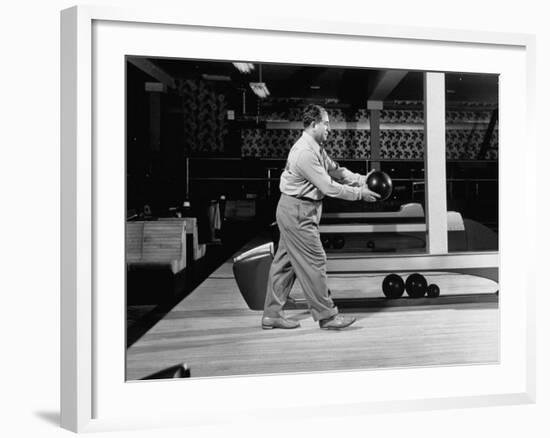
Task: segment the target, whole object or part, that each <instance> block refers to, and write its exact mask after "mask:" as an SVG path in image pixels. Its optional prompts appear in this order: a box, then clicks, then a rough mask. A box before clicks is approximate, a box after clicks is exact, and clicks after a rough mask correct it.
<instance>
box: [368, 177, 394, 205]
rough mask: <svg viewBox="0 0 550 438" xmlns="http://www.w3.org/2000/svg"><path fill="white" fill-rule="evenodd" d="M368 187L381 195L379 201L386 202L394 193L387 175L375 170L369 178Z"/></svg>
mask: <svg viewBox="0 0 550 438" xmlns="http://www.w3.org/2000/svg"><path fill="white" fill-rule="evenodd" d="M367 187H368V188H369V190H372V191H373V192H375V193H378V194H379V195H380V198H378V201H385V200H386V199H388V198H389V197H390V195H391V193H392V189H393V183H392V180H391V178H390V176H389V175H388V174H387V173H385V172H382V171H380V170H375V171H374V172H372V173H371V174H370V175H369V176H368V177H367Z"/></svg>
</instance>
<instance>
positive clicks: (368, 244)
mask: <svg viewBox="0 0 550 438" xmlns="http://www.w3.org/2000/svg"><path fill="white" fill-rule="evenodd" d="M374 247H375V245H374V242H373V241H372V240H369V241H368V242H367V248H369V249H374Z"/></svg>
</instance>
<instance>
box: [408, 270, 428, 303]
mask: <svg viewBox="0 0 550 438" xmlns="http://www.w3.org/2000/svg"><path fill="white" fill-rule="evenodd" d="M427 288H428V282H427V281H426V278H425V277H424V276H423V275H422V274H419V273H417V272H415V273H414V274H411V275H409V276H408V277H407V280H406V281H405V290H406V291H407V294H408V295H409V296H410V297H411V298H421V297H423V296H424V295H425V294H426V289H427Z"/></svg>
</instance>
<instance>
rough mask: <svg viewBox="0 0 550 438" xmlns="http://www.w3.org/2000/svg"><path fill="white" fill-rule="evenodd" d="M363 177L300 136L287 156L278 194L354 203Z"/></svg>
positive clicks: (364, 177) (304, 135) (305, 136)
mask: <svg viewBox="0 0 550 438" xmlns="http://www.w3.org/2000/svg"><path fill="white" fill-rule="evenodd" d="M365 179H366V176H364V175H360V174H358V173H353V172H351V171H349V170H348V169H346V168H345V167H340V166H339V165H338V163H336V162H335V161H333V160H332V159H331V158H330V157H329V156H328V155H327V152H326V151H325V149H324V148H322V147H321V146H320V145H319V143H317V142H316V141H315V139H314V138H313V137H312V136H311V135H310V134H308V133H307V132H304V133H303V134H302V136H301V137H300V138H299V139H298V141H297V142H296V143H294V145H293V146H292V148H291V149H290V152H289V153H288V159H287V162H286V166H285V170H284V172H283V173H282V174H281V182H280V184H279V188H280V190H281V193H284V194H286V195H290V196H294V197H297V198H308V199H312V200H316V201H317V200H321V199H323V198H324V197H325V196H330V197H333V198H340V199H346V200H348V201H357V200H359V199H361V188H360V186H362V185H363V184H365Z"/></svg>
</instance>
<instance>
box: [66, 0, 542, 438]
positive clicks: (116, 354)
mask: <svg viewBox="0 0 550 438" xmlns="http://www.w3.org/2000/svg"><path fill="white" fill-rule="evenodd" d="M61 24H62V29H61V55H62V56H61V80H62V81H61V85H62V96H61V104H62V108H61V109H62V130H61V142H62V163H61V172H62V175H61V187H62V195H61V208H62V211H61V220H62V224H61V225H62V226H61V230H62V244H61V253H62V260H61V265H62V272H61V288H62V290H61V298H62V302H61V349H62V351H61V354H62V356H61V367H62V369H61V426H62V427H64V428H67V429H69V430H73V431H76V432H83V431H92V432H94V431H103V430H112V429H120V428H128V429H135V428H148V427H167V426H186V425H197V424H198V425H201V424H213V423H217V424H223V423H224V422H232V423H234V422H235V421H240V420H242V421H245V420H246V419H250V418H255V419H259V420H260V421H269V420H270V419H272V418H274V417H275V416H280V415H285V414H286V415H291V416H292V417H293V418H310V417H311V416H327V415H332V416H338V415H343V414H344V413H346V414H349V413H350V412H353V413H355V414H361V413H367V412H394V411H402V410H412V409H432V408H436V407H437V408H440V407H441V406H444V407H448V408H452V407H477V406H489V405H502V404H520V403H532V402H534V399H535V371H534V366H535V341H534V330H535V321H534V318H535V310H534V294H535V284H534V281H533V280H530V278H533V276H530V274H531V273H532V269H534V267H533V266H531V265H530V264H529V261H528V259H527V258H525V257H523V256H522V253H525V252H526V251H528V250H529V249H530V248H531V246H532V245H533V244H534V243H533V242H535V233H536V226H535V221H536V214H533V212H532V210H531V215H529V214H528V212H527V209H526V208H517V204H516V205H512V201H508V200H507V199H514V200H517V199H520V200H521V202H525V203H527V202H530V203H531V205H535V202H534V201H535V194H534V192H532V191H531V192H530V191H529V190H527V187H528V186H529V184H532V185H534V181H535V180H536V175H535V173H534V171H533V168H530V171H529V172H528V168H529V166H528V164H529V161H528V160H529V158H528V157H529V153H532V154H533V155H534V153H535V140H534V136H533V129H532V124H533V123H534V122H533V120H534V93H535V90H534V45H535V40H534V37H533V36H531V35H525V34H507V33H490V32H481V31H480V32H473V31H472V32H465V31H455V30H445V29H426V28H415V27H402V26H400V27H391V26H390V27H388V26H382V25H380V26H376V25H372V24H364V23H360V22H357V23H340V22H330V21H323V22H320V21H297V20H293V19H291V18H288V19H285V20H282V19H278V18H269V17H263V18H262V17H254V19H251V18H247V17H242V18H237V17H232V18H229V19H228V18H227V17H219V16H216V15H209V16H205V15H200V14H193V12H189V11H186V12H185V13H182V12H181V11H180V12H177V11H175V12H174V11H170V12H167V11H156V10H154V9H151V10H146V11H136V10H126V9H117V8H109V7H92V6H78V7H73V8H70V9H67V10H64V11H62V14H61ZM250 36H253V37H254V38H253V39H252V38H250ZM244 41H247V42H248V44H247V45H243V44H242V43H243V42H244ZM185 42H187V43H188V44H184V43H185ZM191 42H192V44H191ZM275 42H276V44H274V43H275ZM317 42H318V43H320V44H315V43H317ZM304 47H309V48H310V49H311V50H310V51H309V52H308V54H307V60H306V61H307V62H311V63H315V62H318V63H325V64H326V63H327V62H328V63H333V64H334V65H346V64H348V65H349V62H350V59H351V55H350V52H351V51H352V50H353V53H355V58H354V61H353V62H354V63H355V64H354V65H358V66H362V65H363V66H365V65H367V64H366V63H367V62H368V65H369V66H374V67H377V68H408V69H418V70H426V71H461V70H466V71H478V72H486V73H498V74H500V75H501V78H502V81H501V95H500V102H499V107H500V111H501V114H500V135H501V139H500V150H501V155H500V159H499V161H500V170H501V174H502V176H501V178H500V193H501V194H502V193H506V195H507V196H506V197H505V198H503V197H502V196H501V200H502V202H501V205H500V218H501V223H500V230H501V231H500V233H501V236H500V242H501V244H500V246H499V248H500V252H501V258H500V263H501V278H500V291H501V293H500V303H501V345H500V351H501V360H500V363H499V364H498V365H479V366H464V367H462V366H456V367H454V366H453V367H440V368H415V369H393V370H384V371H378V370H370V371H362V370H352V371H349V372H334V373H324V374H316V373H309V374H300V375H298V374H296V375H295V374H290V375H277V376H246V377H232V378H216V379H183V380H181V381H176V380H173V381H162V382H158V381H157V382H154V381H151V382H128V383H126V382H125V381H124V370H125V363H124V345H125V343H124V311H123V307H121V306H123V303H124V297H123V295H124V288H123V285H124V283H123V282H124V278H123V277H124V239H123V236H124V211H123V209H124V202H121V196H124V172H123V169H124V162H123V159H122V157H123V156H124V154H123V149H124V136H123V135H121V132H122V133H123V132H124V112H123V111H122V112H121V111H120V108H121V107H122V108H123V106H124V86H123V84H124V77H123V75H122V77H121V76H120V72H121V71H123V65H124V56H123V55H125V54H129V55H147V56H174V57H187V58H197V57H203V56H204V57H210V58H211V59H216V56H218V57H219V58H228V57H235V59H238V58H240V59H245V58H248V59H254V60H260V61H283V60H284V61H288V62H297V61H300V62H304V56H305V55H304V51H303V48H304ZM342 47H349V48H350V50H349V51H347V50H341V49H342ZM364 51H366V54H365V55H363V56H362V57H361V56H359V55H358V54H359V53H363V52H364ZM222 54H223V56H222ZM422 54H423V56H419V55H422ZM121 55H122V56H121ZM121 69H122V70H121ZM121 130H122V131H121ZM518 142H522V143H523V144H524V145H525V147H524V148H523V151H524V152H525V153H524V154H523V155H522V156H511V155H510V154H509V153H508V151H509V150H510V147H511V145H512V144H514V143H518ZM512 171H515V172H516V173H518V172H519V174H520V178H518V179H517V180H516V179H514V178H513V177H512V176H511V172H512ZM518 224H523V227H524V230H525V232H524V234H523V235H522V236H521V237H520V236H517V235H515V234H514V230H515V229H517V226H518ZM121 281H122V283H121ZM121 285H122V287H121ZM121 310H122V311H121ZM321 379H322V381H323V389H322V391H320V390H319V385H318V383H319V381H320V380H321ZM288 388H292V389H293V390H294V391H295V392H298V393H300V394H302V396H301V397H300V398H299V399H297V400H293V402H292V404H289V403H288V402H287V401H286V400H285V398H284V393H285V389H288ZM346 388H349V389H348V390H346ZM351 388H353V390H351ZM367 388H368V390H367ZM281 389H283V390H282V391H281ZM363 389H365V390H363ZM182 391H185V394H186V396H185V397H181V394H182ZM265 393H269V394H272V396H271V397H270V398H269V400H267V401H266V402H265V403H262V404H259V403H257V400H258V399H259V398H258V397H259V396H261V394H265ZM235 394H239V396H238V397H235ZM326 394H330V395H333V397H331V398H330V400H331V401H330V403H327V402H323V400H327V397H326ZM214 395H215V396H214Z"/></svg>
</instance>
